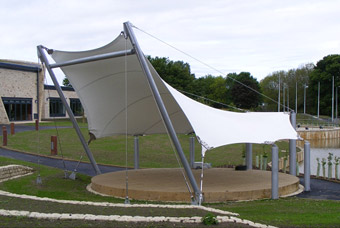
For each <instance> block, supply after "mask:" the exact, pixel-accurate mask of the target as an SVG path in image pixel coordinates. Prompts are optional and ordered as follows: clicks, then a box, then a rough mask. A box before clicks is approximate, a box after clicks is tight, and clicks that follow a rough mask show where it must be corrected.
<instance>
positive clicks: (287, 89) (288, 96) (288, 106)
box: [287, 85, 289, 112]
mask: <svg viewBox="0 0 340 228" xmlns="http://www.w3.org/2000/svg"><path fill="white" fill-rule="evenodd" d="M287 112H289V86H288V85H287Z"/></svg>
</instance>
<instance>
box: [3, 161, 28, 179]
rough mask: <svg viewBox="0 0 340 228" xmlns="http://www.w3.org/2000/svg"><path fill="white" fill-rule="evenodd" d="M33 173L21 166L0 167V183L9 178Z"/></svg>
mask: <svg viewBox="0 0 340 228" xmlns="http://www.w3.org/2000/svg"><path fill="white" fill-rule="evenodd" d="M31 172H33V169H32V168H30V167H27V166H22V165H7V166H0V181H1V180H4V179H8V178H11V177H15V176H19V175H25V174H28V173H31Z"/></svg>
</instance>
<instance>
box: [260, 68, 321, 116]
mask: <svg viewBox="0 0 340 228" xmlns="http://www.w3.org/2000/svg"><path fill="white" fill-rule="evenodd" d="M313 67H314V65H313V64H312V63H308V64H305V65H301V66H300V67H299V68H297V69H290V70H288V71H283V70H282V71H276V72H273V73H271V74H270V75H268V76H267V77H265V78H264V79H262V80H261V82H260V86H261V89H262V92H263V94H264V95H265V97H264V98H263V101H264V103H265V107H266V108H265V110H266V111H272V112H273V111H275V112H276V111H277V110H278V109H277V106H278V103H277V102H278V95H279V84H280V103H281V105H280V111H284V109H283V106H285V107H286V108H285V110H286V111H287V107H288V110H295V106H296V104H295V103H296V93H297V94H298V99H297V107H298V112H301V111H303V102H304V99H303V93H304V85H308V81H309V75H310V73H311V72H312V71H313ZM279 79H280V83H279ZM283 95H285V97H283ZM307 100H308V99H307ZM283 101H285V103H284V104H283Z"/></svg>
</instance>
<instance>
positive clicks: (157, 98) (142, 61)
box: [124, 22, 201, 204]
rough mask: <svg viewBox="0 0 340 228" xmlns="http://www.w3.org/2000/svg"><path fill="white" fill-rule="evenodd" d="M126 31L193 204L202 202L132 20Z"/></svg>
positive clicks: (125, 24) (127, 23)
mask: <svg viewBox="0 0 340 228" xmlns="http://www.w3.org/2000/svg"><path fill="white" fill-rule="evenodd" d="M124 31H125V35H126V36H128V37H129V38H130V41H131V43H132V45H133V47H134V48H135V51H136V55H137V58H138V60H139V62H140V64H141V67H142V70H143V72H144V74H145V76H146V77H147V80H148V83H149V85H150V88H151V91H152V94H153V96H154V98H155V101H156V104H157V107H158V109H159V111H160V113H161V115H162V118H163V120H164V123H165V127H166V128H167V130H168V132H169V135H170V138H171V140H172V142H173V144H174V146H175V148H176V151H177V153H178V156H179V157H180V160H181V163H182V165H183V168H184V170H185V172H186V174H187V176H188V179H189V181H190V184H191V187H192V188H193V191H194V193H195V196H194V199H193V202H192V203H193V204H200V202H199V201H200V196H201V191H200V189H199V188H198V186H197V183H196V180H195V177H194V175H193V174H192V171H191V169H190V165H189V163H188V161H187V159H186V157H185V155H184V152H183V149H182V146H181V144H180V142H179V140H178V138H177V135H176V132H175V129H174V127H173V125H172V122H171V120H170V117H169V115H168V112H167V110H166V109H165V106H164V103H163V100H162V98H161V95H160V93H159V91H158V88H157V86H156V83H155V81H154V79H153V77H152V75H151V72H150V69H149V67H148V64H147V62H146V59H145V56H144V54H143V52H142V51H141V49H140V47H139V44H138V42H137V39H136V37H135V34H134V32H133V30H132V27H131V24H130V22H125V23H124Z"/></svg>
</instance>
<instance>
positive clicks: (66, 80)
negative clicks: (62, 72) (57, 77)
mask: <svg viewBox="0 0 340 228" xmlns="http://www.w3.org/2000/svg"><path fill="white" fill-rule="evenodd" d="M63 85H64V86H66V87H72V85H71V83H70V81H69V80H68V78H66V77H65V78H64V80H63Z"/></svg>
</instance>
